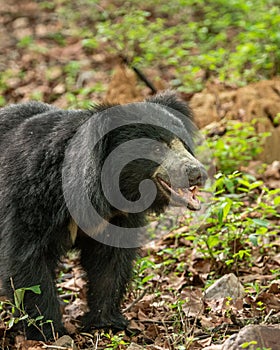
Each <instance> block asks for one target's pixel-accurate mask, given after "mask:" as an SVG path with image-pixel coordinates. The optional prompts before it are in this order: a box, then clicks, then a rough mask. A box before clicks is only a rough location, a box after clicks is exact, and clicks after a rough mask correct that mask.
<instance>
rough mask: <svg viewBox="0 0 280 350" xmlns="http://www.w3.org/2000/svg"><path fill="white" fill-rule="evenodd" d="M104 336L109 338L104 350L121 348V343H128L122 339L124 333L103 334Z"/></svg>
mask: <svg viewBox="0 0 280 350" xmlns="http://www.w3.org/2000/svg"><path fill="white" fill-rule="evenodd" d="M105 337H106V338H107V339H109V340H110V344H107V345H106V348H105V349H106V350H116V349H121V348H123V345H128V343H127V342H125V341H124V340H123V337H124V334H115V335H112V334H105Z"/></svg>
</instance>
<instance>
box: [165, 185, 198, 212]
mask: <svg viewBox="0 0 280 350" xmlns="http://www.w3.org/2000/svg"><path fill="white" fill-rule="evenodd" d="M159 180H160V183H161V185H162V186H163V187H164V188H165V189H167V190H168V191H169V192H170V194H171V203H172V202H173V203H175V204H177V205H185V206H187V208H188V209H190V210H199V209H200V208H201V204H200V201H199V199H198V198H197V197H196V195H197V192H198V187H197V186H191V187H189V188H176V189H175V188H172V187H171V186H170V185H169V184H168V183H166V182H165V181H164V180H162V179H159Z"/></svg>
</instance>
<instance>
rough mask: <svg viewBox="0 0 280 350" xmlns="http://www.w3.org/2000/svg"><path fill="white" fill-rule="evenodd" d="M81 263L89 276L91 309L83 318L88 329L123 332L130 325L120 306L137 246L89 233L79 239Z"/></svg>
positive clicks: (84, 325) (85, 327) (83, 322)
mask: <svg viewBox="0 0 280 350" xmlns="http://www.w3.org/2000/svg"><path fill="white" fill-rule="evenodd" d="M76 245H77V247H78V248H80V249H81V265H82V267H83V268H84V269H85V271H86V272H87V276H88V293H87V298H88V307H89V312H88V313H86V314H85V315H84V317H83V319H82V325H83V328H84V330H89V329H90V328H91V327H93V328H103V329H112V330H113V331H119V330H123V329H126V328H127V326H128V321H127V319H126V318H125V317H124V316H123V315H122V314H121V311H120V306H121V302H122V299H123V296H124V294H125V292H126V287H127V284H128V282H129V280H130V278H131V275H132V269H133V261H134V260H135V258H136V255H137V249H134V248H129V249H127V248H116V247H111V246H108V245H105V244H102V243H100V242H98V241H95V240H94V239H92V238H90V237H87V236H80V237H78V238H77V241H76Z"/></svg>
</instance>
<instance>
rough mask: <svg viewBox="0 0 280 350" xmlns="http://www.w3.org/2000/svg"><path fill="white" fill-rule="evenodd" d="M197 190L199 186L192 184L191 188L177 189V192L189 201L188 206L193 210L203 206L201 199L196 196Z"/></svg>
mask: <svg viewBox="0 0 280 350" xmlns="http://www.w3.org/2000/svg"><path fill="white" fill-rule="evenodd" d="M197 192H198V187H197V186H192V187H190V188H179V189H178V190H177V191H176V193H177V194H179V196H180V197H181V198H183V199H184V200H185V201H186V202H187V206H188V208H189V209H192V210H199V209H200V207H201V205H200V201H199V199H198V198H197V197H196V194H197Z"/></svg>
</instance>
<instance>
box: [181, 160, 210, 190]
mask: <svg viewBox="0 0 280 350" xmlns="http://www.w3.org/2000/svg"><path fill="white" fill-rule="evenodd" d="M186 172H187V176H188V181H189V186H195V185H197V186H203V185H204V184H205V182H206V180H207V177H208V175H207V172H206V169H205V168H204V167H203V166H202V165H192V166H190V165H188V166H187V167H186Z"/></svg>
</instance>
